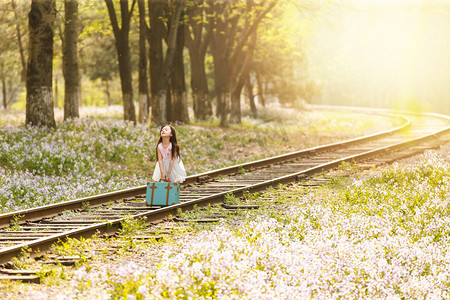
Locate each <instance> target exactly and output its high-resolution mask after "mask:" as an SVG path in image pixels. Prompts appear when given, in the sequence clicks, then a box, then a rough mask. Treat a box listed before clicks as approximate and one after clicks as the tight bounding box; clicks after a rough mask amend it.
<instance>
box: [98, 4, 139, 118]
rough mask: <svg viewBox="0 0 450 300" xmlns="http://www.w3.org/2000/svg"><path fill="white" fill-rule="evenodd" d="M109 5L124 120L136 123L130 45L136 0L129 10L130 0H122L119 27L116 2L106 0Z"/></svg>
mask: <svg viewBox="0 0 450 300" xmlns="http://www.w3.org/2000/svg"><path fill="white" fill-rule="evenodd" d="M105 2H106V5H107V7H108V12H109V17H110V19H111V25H112V27H113V32H114V37H115V40H116V48H117V55H118V57H119V73H120V83H121V86H122V98H123V110H124V120H125V121H132V122H133V123H136V110H135V107H134V102H133V86H132V77H131V53H130V45H129V33H130V21H131V15H132V14H133V9H134V5H135V4H136V0H133V2H132V4H131V9H130V10H128V0H121V1H120V11H121V18H122V28H119V24H118V21H117V16H116V12H115V10H114V4H113V2H112V0H105Z"/></svg>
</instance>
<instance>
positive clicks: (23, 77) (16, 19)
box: [11, 0, 27, 82]
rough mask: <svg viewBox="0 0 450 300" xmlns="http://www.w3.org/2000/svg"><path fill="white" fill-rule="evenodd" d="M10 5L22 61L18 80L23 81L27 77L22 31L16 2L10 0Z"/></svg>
mask: <svg viewBox="0 0 450 300" xmlns="http://www.w3.org/2000/svg"><path fill="white" fill-rule="evenodd" d="M11 6H12V8H13V11H14V19H15V21H16V31H17V43H18V46H19V53H20V62H21V63H22V72H21V76H20V80H21V81H22V82H25V79H26V77H27V63H26V62H25V49H24V48H23V45H22V33H21V32H20V25H19V18H18V16H17V11H16V3H15V1H14V0H11Z"/></svg>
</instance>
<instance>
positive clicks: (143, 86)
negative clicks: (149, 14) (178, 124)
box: [138, 0, 149, 124]
mask: <svg viewBox="0 0 450 300" xmlns="http://www.w3.org/2000/svg"><path fill="white" fill-rule="evenodd" d="M138 7H139V123H141V124H142V123H146V122H147V120H148V103H149V101H148V80H147V49H146V43H147V39H146V31H147V24H146V22H145V1H144V0H138Z"/></svg>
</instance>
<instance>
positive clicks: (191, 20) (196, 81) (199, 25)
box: [185, 0, 212, 120]
mask: <svg viewBox="0 0 450 300" xmlns="http://www.w3.org/2000/svg"><path fill="white" fill-rule="evenodd" d="M203 4H204V0H196V1H193V3H192V4H191V5H189V7H188V10H187V14H188V26H186V29H185V31H186V35H185V36H186V46H187V48H188V49H189V57H190V62H191V64H190V68H191V88H192V98H193V108H194V116H195V118H196V119H199V120H204V119H206V118H208V117H210V116H211V115H212V105H211V100H210V99H209V90H208V82H207V78H206V71H205V55H206V48H207V46H208V43H209V40H210V38H211V33H212V27H211V26H209V27H208V28H207V31H206V34H203V29H204V22H200V21H199V20H203V19H204V18H205V14H206V13H205V12H204V6H203Z"/></svg>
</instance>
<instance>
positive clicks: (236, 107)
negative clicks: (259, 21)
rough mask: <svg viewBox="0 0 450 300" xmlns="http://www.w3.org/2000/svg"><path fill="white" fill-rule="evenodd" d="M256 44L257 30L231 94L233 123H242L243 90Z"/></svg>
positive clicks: (231, 120)
mask: <svg viewBox="0 0 450 300" xmlns="http://www.w3.org/2000/svg"><path fill="white" fill-rule="evenodd" d="M255 45H256V30H255V31H254V32H253V34H252V36H251V40H250V43H249V45H248V50H247V53H246V55H245V61H244V63H243V64H242V69H241V73H240V74H239V76H238V80H237V82H236V84H235V86H234V89H233V93H232V94H231V116H230V122H231V123H233V124H240V123H241V92H242V88H243V87H244V84H245V81H246V80H248V79H249V78H248V77H249V74H250V66H251V63H252V60H253V51H254V49H255Z"/></svg>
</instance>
